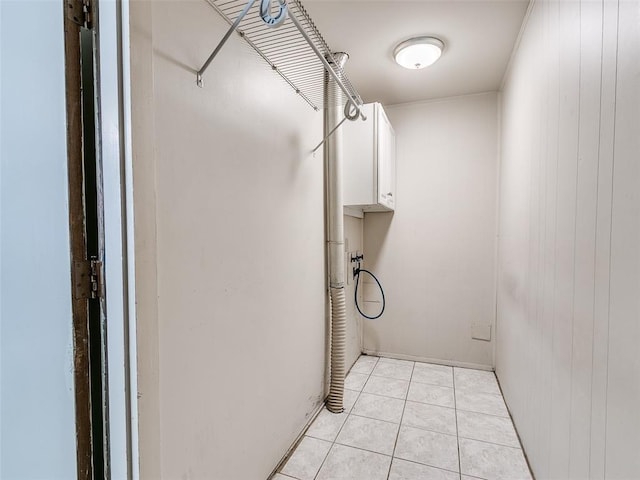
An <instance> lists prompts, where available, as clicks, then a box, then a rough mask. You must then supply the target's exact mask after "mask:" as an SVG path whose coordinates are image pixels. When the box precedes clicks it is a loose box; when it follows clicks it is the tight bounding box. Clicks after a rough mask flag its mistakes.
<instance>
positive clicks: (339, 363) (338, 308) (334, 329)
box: [327, 287, 347, 413]
mask: <svg viewBox="0 0 640 480" xmlns="http://www.w3.org/2000/svg"><path fill="white" fill-rule="evenodd" d="M330 299H331V385H330V387H329V398H328V399H327V408H328V409H329V411H330V412H331V413H342V412H343V411H344V408H343V403H342V400H343V396H344V376H345V370H344V357H345V350H346V343H347V309H346V301H345V293H344V287H342V288H331V296H330Z"/></svg>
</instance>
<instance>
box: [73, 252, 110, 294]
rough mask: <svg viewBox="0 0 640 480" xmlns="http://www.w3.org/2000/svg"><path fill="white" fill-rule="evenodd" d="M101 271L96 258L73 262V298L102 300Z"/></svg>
mask: <svg viewBox="0 0 640 480" xmlns="http://www.w3.org/2000/svg"><path fill="white" fill-rule="evenodd" d="M102 297H103V269H102V262H101V261H99V260H98V259H97V258H92V259H91V260H84V261H81V262H75V264H74V272H73V298H76V299H79V298H86V299H89V298H102Z"/></svg>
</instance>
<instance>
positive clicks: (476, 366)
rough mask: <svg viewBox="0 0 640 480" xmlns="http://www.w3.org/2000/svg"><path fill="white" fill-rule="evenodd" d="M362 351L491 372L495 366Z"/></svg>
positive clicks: (368, 353)
mask: <svg viewBox="0 0 640 480" xmlns="http://www.w3.org/2000/svg"><path fill="white" fill-rule="evenodd" d="M362 353H364V354H366V355H374V356H376V357H385V358H395V359H396V360H410V361H413V362H423V363H435V364H437V365H447V366H449V367H461V368H473V369H476V370H487V371H490V372H493V371H494V370H495V368H494V367H493V366H492V365H482V364H479V363H469V362H457V361H455V360H440V359H439V358H430V357H418V356H415V355H404V354H402V353H388V352H377V351H375V350H367V349H365V348H363V349H362Z"/></svg>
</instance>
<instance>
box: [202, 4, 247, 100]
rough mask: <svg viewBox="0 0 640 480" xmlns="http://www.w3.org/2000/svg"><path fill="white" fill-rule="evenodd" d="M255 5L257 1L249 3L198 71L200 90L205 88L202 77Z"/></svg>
mask: <svg viewBox="0 0 640 480" xmlns="http://www.w3.org/2000/svg"><path fill="white" fill-rule="evenodd" d="M254 3H256V0H249V1H248V2H247V5H246V6H245V7H244V9H243V10H242V12H240V15H238V18H236V21H235V22H233V25H231V27H230V28H229V30H227V33H225V35H224V37H222V40H220V43H218V46H217V47H216V48H215V50H213V52H212V53H211V55H209V58H207V61H206V62H204V65H202V68H200V70H198V72H197V73H196V83H197V85H198V86H199V87H200V88H202V86H203V83H202V75H203V74H204V72H205V71H206V70H207V68H209V65H210V64H211V62H212V61H213V59H214V58H215V57H216V55H218V52H220V50H222V47H224V44H225V43H227V40H229V37H230V36H231V35H232V34H233V32H235V31H236V29H237V28H238V25H240V22H241V21H242V19H243V18H244V17H245V16H246V15H247V12H249V10H250V9H251V7H253V4H254Z"/></svg>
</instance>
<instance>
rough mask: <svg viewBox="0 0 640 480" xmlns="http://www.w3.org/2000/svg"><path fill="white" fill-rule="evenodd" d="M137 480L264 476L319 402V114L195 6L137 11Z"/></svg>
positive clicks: (173, 4)
mask: <svg viewBox="0 0 640 480" xmlns="http://www.w3.org/2000/svg"><path fill="white" fill-rule="evenodd" d="M131 14H132V18H131V28H132V56H131V59H132V62H131V63H132V65H131V66H132V83H133V85H132V88H133V90H132V95H133V98H132V101H133V143H134V145H133V148H134V192H135V195H136V199H135V201H136V260H137V264H136V280H137V284H138V289H137V294H138V297H137V305H138V341H139V345H138V349H139V350H138V356H139V358H138V362H139V388H140V395H141V398H140V402H139V410H140V412H139V415H140V450H141V451H140V461H141V471H142V474H141V477H142V478H164V479H176V478H184V479H203V478H211V479H215V480H234V479H237V480H261V479H265V478H266V477H267V476H268V475H269V473H270V472H271V471H272V469H273V468H274V467H275V466H276V464H277V462H278V461H279V460H280V458H281V456H282V455H283V454H284V453H285V452H286V449H287V448H288V447H289V446H290V444H291V443H292V442H293V440H294V439H295V437H296V436H297V434H298V433H300V431H301V429H302V428H303V426H304V425H305V423H306V421H307V420H308V417H309V415H310V414H311V413H312V412H313V411H314V409H315V408H316V407H317V406H318V405H319V404H320V402H321V400H322V399H323V393H324V392H323V381H324V374H325V371H324V364H325V278H324V275H323V272H324V268H325V255H324V241H323V239H324V224H323V218H324V213H323V208H324V207H323V161H322V158H323V156H322V152H318V154H316V156H315V157H313V156H312V155H311V154H310V151H311V149H312V148H313V147H314V146H315V144H317V143H318V141H319V140H320V139H321V138H322V113H315V112H314V111H313V110H312V109H310V108H309V106H308V105H307V104H306V103H305V102H304V101H302V100H301V99H300V98H299V97H297V96H296V95H295V93H294V92H293V91H291V90H290V88H289V87H288V86H287V85H286V84H285V83H284V82H282V81H281V80H280V79H279V77H278V76H277V75H275V74H274V73H273V72H272V71H271V70H270V69H269V67H268V66H266V65H265V64H264V63H263V62H262V61H261V60H260V59H259V57H258V56H257V55H256V54H255V53H253V52H252V51H251V50H250V48H249V47H248V46H247V45H246V44H244V43H243V42H242V40H241V39H239V38H238V37H237V36H233V37H231V39H230V40H229V43H228V44H227V45H226V46H225V48H224V49H223V50H222V51H221V52H220V54H219V56H218V57H216V59H215V60H214V61H213V63H212V64H211V66H210V68H209V70H208V71H207V72H206V74H205V76H204V83H205V86H204V88H202V89H200V88H198V87H197V86H196V83H195V72H194V71H195V70H196V69H198V68H199V67H200V66H201V64H202V63H203V62H204V60H205V59H206V58H207V57H208V55H209V54H210V53H211V51H212V50H213V48H214V47H215V45H216V44H217V42H218V41H219V39H220V38H221V37H222V35H223V33H224V31H225V30H226V28H227V25H226V23H225V22H224V21H223V20H222V19H221V18H220V17H219V16H218V14H217V13H215V12H214V11H213V10H212V9H211V8H210V7H209V6H208V5H207V4H206V2H204V1H199V2H193V1H165V2H152V3H146V2H145V3H140V2H134V4H133V5H132V9H131Z"/></svg>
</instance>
